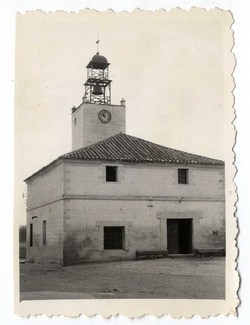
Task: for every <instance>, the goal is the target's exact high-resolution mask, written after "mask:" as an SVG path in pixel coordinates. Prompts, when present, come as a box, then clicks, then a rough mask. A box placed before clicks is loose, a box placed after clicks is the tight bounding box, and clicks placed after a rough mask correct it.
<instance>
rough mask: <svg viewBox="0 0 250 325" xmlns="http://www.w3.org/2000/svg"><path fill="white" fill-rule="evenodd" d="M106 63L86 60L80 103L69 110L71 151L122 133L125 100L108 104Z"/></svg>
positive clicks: (97, 57) (100, 59) (95, 58)
mask: <svg viewBox="0 0 250 325" xmlns="http://www.w3.org/2000/svg"><path fill="white" fill-rule="evenodd" d="M109 65H110V63H108V60H107V59H106V58H105V57H104V56H102V55H99V53H98V52H97V53H96V55H94V56H93V58H92V59H91V60H90V62H89V63H88V65H87V66H86V69H87V80H86V82H85V83H84V86H85V94H84V97H83V98H82V103H81V104H80V105H79V106H78V107H73V108H72V150H76V149H79V148H82V147H85V146H87V145H91V144H93V143H96V142H98V141H101V140H104V139H106V138H108V137H111V136H113V135H115V134H117V133H119V132H123V133H125V132H126V107H125V100H124V99H122V100H121V105H112V104H111V82H112V80H110V79H109Z"/></svg>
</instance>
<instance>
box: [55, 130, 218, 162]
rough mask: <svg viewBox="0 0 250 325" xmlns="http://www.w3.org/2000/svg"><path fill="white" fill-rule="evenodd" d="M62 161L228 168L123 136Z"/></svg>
mask: <svg viewBox="0 0 250 325" xmlns="http://www.w3.org/2000/svg"><path fill="white" fill-rule="evenodd" d="M59 158H63V159H79V160H91V161H93V160H106V161H120V162H134V163H141V162H143V163H144V162H150V163H173V164H197V165H224V162H223V161H221V160H217V159H212V158H207V157H203V156H198V155H194V154H191V153H187V152H184V151H180V150H175V149H171V148H167V147H164V146H161V145H158V144H155V143H152V142H149V141H146V140H142V139H139V138H136V137H132V136H130V135H127V134H124V133H119V134H117V135H114V136H112V137H110V138H108V139H105V140H103V141H100V142H97V143H95V144H92V145H90V146H87V147H84V148H81V149H78V150H75V151H72V152H69V153H66V154H65V155H63V156H60V157H59Z"/></svg>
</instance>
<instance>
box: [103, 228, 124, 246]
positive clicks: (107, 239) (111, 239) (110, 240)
mask: <svg viewBox="0 0 250 325" xmlns="http://www.w3.org/2000/svg"><path fill="white" fill-rule="evenodd" d="M124 239H125V230H124V227H104V249H107V250H108V249H124Z"/></svg>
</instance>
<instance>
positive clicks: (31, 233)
mask: <svg viewBox="0 0 250 325" xmlns="http://www.w3.org/2000/svg"><path fill="white" fill-rule="evenodd" d="M32 246H33V223H31V224H30V247H32Z"/></svg>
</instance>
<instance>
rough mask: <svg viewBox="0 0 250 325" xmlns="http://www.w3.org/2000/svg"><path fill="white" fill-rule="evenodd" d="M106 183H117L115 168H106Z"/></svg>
mask: <svg viewBox="0 0 250 325" xmlns="http://www.w3.org/2000/svg"><path fill="white" fill-rule="evenodd" d="M106 182H117V167H116V166H106Z"/></svg>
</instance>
